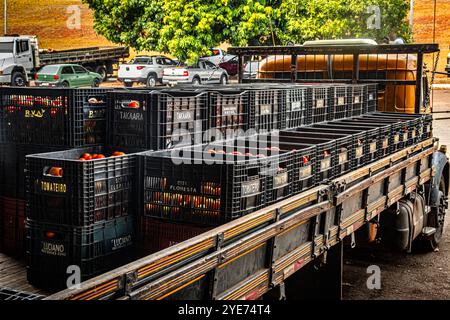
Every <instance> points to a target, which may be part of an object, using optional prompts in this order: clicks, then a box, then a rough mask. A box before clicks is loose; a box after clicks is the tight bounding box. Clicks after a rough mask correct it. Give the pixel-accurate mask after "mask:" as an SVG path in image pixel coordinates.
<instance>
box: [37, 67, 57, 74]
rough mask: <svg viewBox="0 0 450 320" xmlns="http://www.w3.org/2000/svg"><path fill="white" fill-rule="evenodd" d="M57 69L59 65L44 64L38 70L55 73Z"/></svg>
mask: <svg viewBox="0 0 450 320" xmlns="http://www.w3.org/2000/svg"><path fill="white" fill-rule="evenodd" d="M58 70H59V66H44V67H43V68H42V69H41V70H39V73H45V74H57V73H58Z"/></svg>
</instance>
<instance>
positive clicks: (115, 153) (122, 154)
mask: <svg viewBox="0 0 450 320" xmlns="http://www.w3.org/2000/svg"><path fill="white" fill-rule="evenodd" d="M124 155H125V152H121V151H114V153H113V154H112V156H111V157H121V156H124Z"/></svg>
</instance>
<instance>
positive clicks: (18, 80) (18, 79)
mask: <svg viewBox="0 0 450 320" xmlns="http://www.w3.org/2000/svg"><path fill="white" fill-rule="evenodd" d="M14 84H15V85H16V86H18V87H23V86H24V84H25V80H24V79H23V78H22V77H20V76H19V77H15V78H14Z"/></svg>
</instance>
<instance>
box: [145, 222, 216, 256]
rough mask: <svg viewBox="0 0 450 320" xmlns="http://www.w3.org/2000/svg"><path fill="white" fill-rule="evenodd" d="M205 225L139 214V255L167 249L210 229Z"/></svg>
mask: <svg viewBox="0 0 450 320" xmlns="http://www.w3.org/2000/svg"><path fill="white" fill-rule="evenodd" d="M211 228H213V227H205V226H199V225H194V224H188V223H181V222H179V221H176V222H172V221H167V220H160V219H156V218H152V217H147V216H143V215H140V216H139V217H138V233H137V236H138V243H137V247H138V253H139V256H142V257H143V256H147V255H149V254H152V253H155V252H158V251H161V250H164V249H167V248H169V247H171V246H174V245H176V244H178V243H180V242H183V241H185V240H188V239H191V238H194V237H196V236H198V235H200V234H202V233H205V232H207V231H209V230H211Z"/></svg>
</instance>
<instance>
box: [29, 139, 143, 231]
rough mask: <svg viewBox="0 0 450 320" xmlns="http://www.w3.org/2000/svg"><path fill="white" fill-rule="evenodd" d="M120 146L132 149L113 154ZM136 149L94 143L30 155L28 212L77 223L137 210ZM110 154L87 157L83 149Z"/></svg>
mask: <svg viewBox="0 0 450 320" xmlns="http://www.w3.org/2000/svg"><path fill="white" fill-rule="evenodd" d="M115 151H120V152H126V154H125V155H122V156H116V157H114V156H111V155H112V154H113V153H114V152H115ZM136 151H137V150H135V149H117V148H110V147H89V148H80V149H71V150H66V151H60V152H52V153H42V154H35V155H31V156H28V157H27V200H28V206H27V217H28V218H30V219H33V220H37V221H40V222H48V223H58V224H65V225H71V226H88V225H91V224H92V223H96V222H100V221H105V220H111V219H114V218H117V217H122V216H129V215H134V214H135V212H136V207H135V206H136V203H137V200H136V197H137V183H136V180H137V179H136V174H137V171H138V164H137V159H136V154H135V152H136ZM85 153H89V154H91V155H93V154H103V155H104V156H106V157H107V158H104V159H97V160H90V161H81V160H79V158H80V157H81V155H83V154H85Z"/></svg>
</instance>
